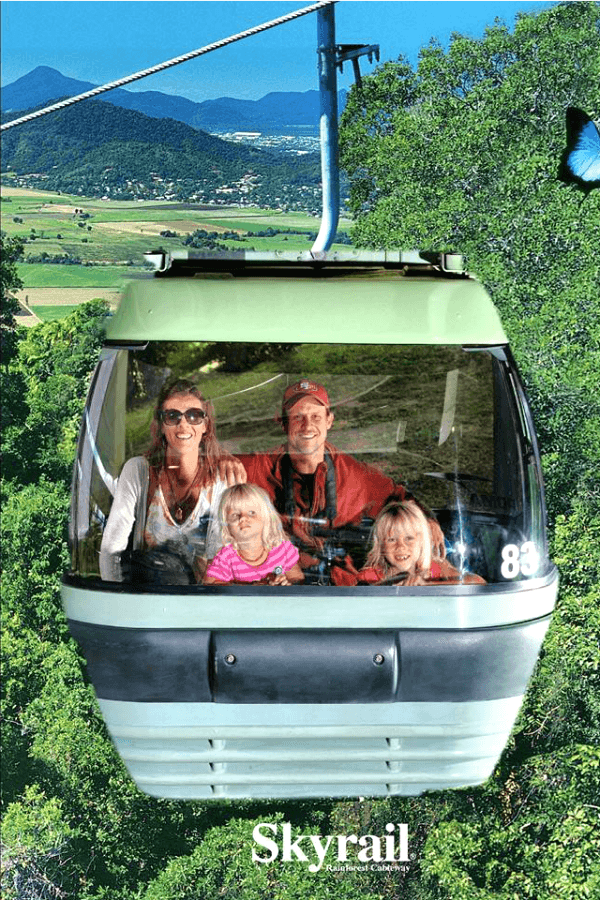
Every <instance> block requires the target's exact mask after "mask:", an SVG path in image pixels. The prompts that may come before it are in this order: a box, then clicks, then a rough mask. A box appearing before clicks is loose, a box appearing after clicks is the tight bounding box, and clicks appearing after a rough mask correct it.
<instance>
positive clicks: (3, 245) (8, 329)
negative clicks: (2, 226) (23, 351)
mask: <svg viewBox="0 0 600 900" xmlns="http://www.w3.org/2000/svg"><path fill="white" fill-rule="evenodd" d="M23 246H24V244H23V241H22V240H21V238H18V237H9V236H8V235H7V234H6V232H4V231H0V289H1V291H2V295H1V300H0V302H1V303H2V306H1V308H0V340H1V348H2V359H1V363H2V368H3V369H4V370H6V368H7V367H8V365H9V363H10V361H11V359H12V358H13V357H14V355H15V353H16V349H17V343H18V334H17V324H16V322H15V315H16V314H17V313H18V311H19V303H18V300H17V299H16V298H15V297H14V296H13V291H18V290H20V289H21V288H22V287H23V282H22V281H21V279H20V278H19V275H18V272H17V266H16V263H17V260H19V259H21V258H22V256H23Z"/></svg>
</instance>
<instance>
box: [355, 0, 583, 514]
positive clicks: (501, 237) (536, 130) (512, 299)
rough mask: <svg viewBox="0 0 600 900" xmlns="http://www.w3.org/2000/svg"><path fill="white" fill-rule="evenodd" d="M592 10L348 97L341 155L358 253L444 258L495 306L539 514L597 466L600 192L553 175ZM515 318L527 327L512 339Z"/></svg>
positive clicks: (566, 13)
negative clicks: (533, 458) (515, 370)
mask: <svg viewBox="0 0 600 900" xmlns="http://www.w3.org/2000/svg"><path fill="white" fill-rule="evenodd" d="M599 21H600V13H599V9H598V5H597V4H593V3H590V4H588V3H570V4H563V5H559V6H556V7H554V8H552V9H549V10H545V11H543V12H542V13H540V14H539V15H537V16H531V15H521V16H520V17H519V18H518V20H517V24H516V27H515V31H514V34H511V33H509V31H508V30H507V29H506V28H505V27H504V26H503V25H501V24H500V23H498V22H497V23H496V24H495V25H494V26H492V27H491V28H488V29H487V31H486V34H485V37H484V38H483V39H482V40H473V39H470V38H466V37H462V36H460V35H454V37H453V40H452V42H451V45H450V48H449V50H448V52H444V51H443V49H442V48H441V47H440V46H439V45H438V44H436V43H432V44H431V45H430V46H428V47H426V48H424V49H423V50H422V51H421V54H420V59H419V64H418V67H417V69H416V71H415V72H413V71H412V70H411V69H410V67H409V66H408V65H407V64H406V63H405V62H404V61H403V60H400V61H398V62H396V63H386V64H384V65H383V66H381V67H380V69H379V70H378V71H377V72H376V73H375V74H374V75H373V76H371V77H368V78H365V79H364V85H363V94H362V96H361V95H359V94H358V93H357V92H356V91H354V92H353V94H352V95H351V97H350V99H349V102H348V105H347V107H346V111H345V113H344V116H343V125H344V127H343V130H342V136H341V152H342V161H343V165H344V167H345V168H346V170H347V172H348V174H349V176H350V183H351V201H350V205H351V208H352V211H353V213H354V215H355V217H356V225H355V228H354V230H353V233H352V234H353V238H354V242H355V244H357V245H358V246H376V247H382V246H383V247H397V246H400V247H407V248H412V247H419V248H422V249H429V248H434V249H453V250H458V251H460V252H462V253H464V254H465V255H466V256H467V259H468V263H469V267H470V268H471V269H472V270H473V271H475V272H476V273H477V274H478V276H479V277H480V278H481V279H482V281H483V282H484V283H485V284H486V286H487V287H488V288H489V290H490V291H491V294H492V296H493V298H494V300H495V301H496V303H497V305H498V308H499V310H500V312H501V315H502V318H503V321H504V324H505V328H506V330H507V332H508V335H509V337H510V339H511V343H512V344H513V349H514V351H515V354H516V356H517V359H518V362H519V365H520V367H521V370H522V372H523V375H524V377H525V380H526V383H527V386H528V390H529V393H530V395H531V399H532V402H533V405H534V410H535V412H536V414H537V423H538V429H539V432H540V437H541V439H542V443H543V445H544V450H545V465H546V473H547V478H548V488H549V494H550V501H551V504H550V505H551V507H552V509H553V510H555V511H557V512H559V511H560V512H565V511H566V510H567V509H568V495H569V491H570V488H571V485H572V482H573V478H574V477H575V480H576V481H577V482H579V483H581V484H584V483H589V481H590V480H591V479H592V477H593V476H592V474H591V473H592V472H593V471H597V469H598V465H599V464H600V455H599V454H600V451H599V449H598V448H599V447H600V441H599V440H598V438H599V437H600V406H599V404H598V402H597V400H598V392H597V391H595V396H594V393H592V391H591V385H592V382H594V381H595V383H596V384H597V379H598V373H599V371H600V316H599V310H598V295H597V292H598V281H599V279H600V266H599V264H598V255H597V248H598V246H600V196H598V195H599V194H600V192H598V191H596V192H594V193H592V194H590V196H589V197H588V199H587V200H586V201H585V203H582V202H581V197H582V195H581V194H579V193H578V192H577V191H576V189H574V188H570V187H566V186H565V185H564V184H562V183H560V182H559V181H558V179H557V171H558V162H559V159H560V155H561V152H562V150H563V148H564V146H565V144H566V138H565V125H564V113H565V109H566V107H567V106H569V105H576V106H580V107H582V108H584V109H587V110H589V111H590V113H591V114H594V113H595V112H596V113H597V112H598V107H597V103H598V84H599V83H600V30H599ZM525 318H527V319H528V320H529V321H528V325H527V328H524V327H523V323H524V319H525Z"/></svg>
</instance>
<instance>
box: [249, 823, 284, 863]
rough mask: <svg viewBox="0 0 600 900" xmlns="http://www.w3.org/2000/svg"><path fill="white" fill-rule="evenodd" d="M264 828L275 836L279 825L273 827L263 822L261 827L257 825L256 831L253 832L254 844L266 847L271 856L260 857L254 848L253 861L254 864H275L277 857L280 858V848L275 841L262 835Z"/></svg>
mask: <svg viewBox="0 0 600 900" xmlns="http://www.w3.org/2000/svg"><path fill="white" fill-rule="evenodd" d="M262 828H265V829H268V830H269V831H272V832H273V834H277V825H272V824H270V823H269V822H261V823H260V825H257V826H256V827H255V829H254V831H253V832H252V837H253V839H254V843H255V844H259V845H260V846H261V847H266V848H267V850H270V851H271V855H270V856H267V857H265V856H259V855H258V853H256V851H255V850H254V847H253V848H252V860H253V862H259V863H268V862H273V860H274V859H277V857H278V856H279V847H278V846H277V844H276V843H275V841H272V840H271V838H268V837H265V836H264V835H263V834H262V833H261V829H262Z"/></svg>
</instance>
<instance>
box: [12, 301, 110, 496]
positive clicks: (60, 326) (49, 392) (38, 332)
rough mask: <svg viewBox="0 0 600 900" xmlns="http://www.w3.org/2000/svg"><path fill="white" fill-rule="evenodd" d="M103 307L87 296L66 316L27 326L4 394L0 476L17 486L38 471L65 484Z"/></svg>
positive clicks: (36, 475)
mask: <svg viewBox="0 0 600 900" xmlns="http://www.w3.org/2000/svg"><path fill="white" fill-rule="evenodd" d="M108 312H109V306H108V304H107V303H106V302H105V301H104V300H92V301H91V302H90V303H85V304H83V305H82V306H80V307H78V308H77V309H76V310H75V311H74V312H73V313H71V315H70V316H67V317H66V318H64V319H60V320H59V321H56V322H46V323H44V324H42V325H38V326H36V327H35V328H30V329H29V330H28V331H27V334H26V336H25V337H24V338H23V340H22V341H21V342H20V344H19V348H18V356H17V357H16V359H15V360H14V362H13V365H12V366H11V377H12V379H13V389H14V390H13V392H11V394H9V395H8V394H7V396H6V398H5V405H6V418H7V420H8V421H7V427H6V429H5V432H4V441H3V444H4V447H3V454H4V465H3V474H4V477H5V478H7V479H14V480H16V481H17V482H19V483H20V484H28V483H33V482H36V481H37V480H38V478H39V477H40V476H41V475H44V476H47V477H48V478H50V479H52V480H54V481H57V480H61V481H63V482H64V483H65V484H68V483H69V481H70V478H71V471H72V467H73V458H74V452H75V443H76V440H77V434H78V431H79V424H80V418H81V410H82V408H83V404H84V402H85V397H86V394H87V389H88V383H89V377H90V370H91V368H92V367H93V365H94V364H95V360H96V359H97V356H98V352H99V349H100V346H101V343H102V336H103V333H104V323H105V320H106V316H107V314H108Z"/></svg>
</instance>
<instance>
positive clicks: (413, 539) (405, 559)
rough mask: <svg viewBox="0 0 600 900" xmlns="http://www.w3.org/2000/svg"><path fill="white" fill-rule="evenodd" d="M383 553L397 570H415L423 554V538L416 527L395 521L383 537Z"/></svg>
mask: <svg viewBox="0 0 600 900" xmlns="http://www.w3.org/2000/svg"><path fill="white" fill-rule="evenodd" d="M383 555H384V556H385V558H386V560H387V562H388V563H389V565H390V566H392V568H393V569H394V570H395V572H414V570H415V569H416V567H417V562H418V561H419V557H420V556H421V538H420V536H419V535H418V533H417V530H416V528H414V526H412V525H401V524H400V523H399V522H394V523H393V524H392V525H391V526H390V528H388V530H387V532H386V534H385V537H384V539H383Z"/></svg>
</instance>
